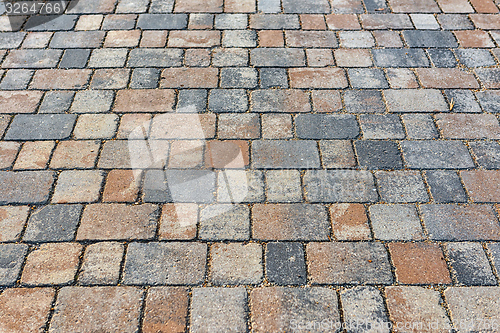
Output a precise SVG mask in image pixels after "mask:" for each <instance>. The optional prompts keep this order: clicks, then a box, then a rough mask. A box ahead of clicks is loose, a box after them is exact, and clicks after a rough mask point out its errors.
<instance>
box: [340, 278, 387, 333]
mask: <svg viewBox="0 0 500 333" xmlns="http://www.w3.org/2000/svg"><path fill="white" fill-rule="evenodd" d="M340 299H341V300H342V309H343V313H344V321H345V323H346V327H348V328H351V329H353V330H358V331H360V332H369V331H370V330H371V329H373V328H374V327H375V329H376V330H377V331H378V332H380V333H382V332H383V333H387V332H390V329H389V328H388V327H386V326H384V325H383V324H382V323H387V322H389V319H388V318H387V314H386V313H385V312H386V311H385V306H384V300H383V298H382V296H381V294H380V291H379V290H377V289H376V288H374V287H354V288H351V289H345V290H342V291H341V292H340ZM377 324H379V325H377Z"/></svg>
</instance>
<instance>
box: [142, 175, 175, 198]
mask: <svg viewBox="0 0 500 333" xmlns="http://www.w3.org/2000/svg"><path fill="white" fill-rule="evenodd" d="M142 193H143V200H144V202H172V195H171V194H170V191H169V189H168V185H167V181H166V179H165V173H164V172H163V171H162V170H147V171H146V172H145V175H144V185H143V189H142Z"/></svg>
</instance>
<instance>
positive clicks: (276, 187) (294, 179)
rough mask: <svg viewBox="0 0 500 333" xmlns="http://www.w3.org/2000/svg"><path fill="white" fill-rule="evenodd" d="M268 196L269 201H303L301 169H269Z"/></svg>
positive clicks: (267, 178)
mask: <svg viewBox="0 0 500 333" xmlns="http://www.w3.org/2000/svg"><path fill="white" fill-rule="evenodd" d="M266 198H267V200H268V201H269V202H301V201H302V189H301V188H300V173H299V171H298V170H275V171H271V170H270V171H267V172H266Z"/></svg>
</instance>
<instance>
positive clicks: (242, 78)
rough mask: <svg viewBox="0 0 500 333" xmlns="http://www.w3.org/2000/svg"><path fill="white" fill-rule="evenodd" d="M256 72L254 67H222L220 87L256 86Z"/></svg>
mask: <svg viewBox="0 0 500 333" xmlns="http://www.w3.org/2000/svg"><path fill="white" fill-rule="evenodd" d="M257 83H258V73H257V70H256V69H255V68H222V69H221V72H220V86H221V88H256V87H257Z"/></svg>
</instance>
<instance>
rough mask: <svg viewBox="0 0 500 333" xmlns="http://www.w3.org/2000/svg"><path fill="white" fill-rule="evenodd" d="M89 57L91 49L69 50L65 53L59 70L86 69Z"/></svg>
mask: <svg viewBox="0 0 500 333" xmlns="http://www.w3.org/2000/svg"><path fill="white" fill-rule="evenodd" d="M89 57H90V50H89V49H68V50H66V51H64V55H63V57H62V59H61V62H60V63H59V68H85V66H86V65H87V61H88V60H89Z"/></svg>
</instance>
